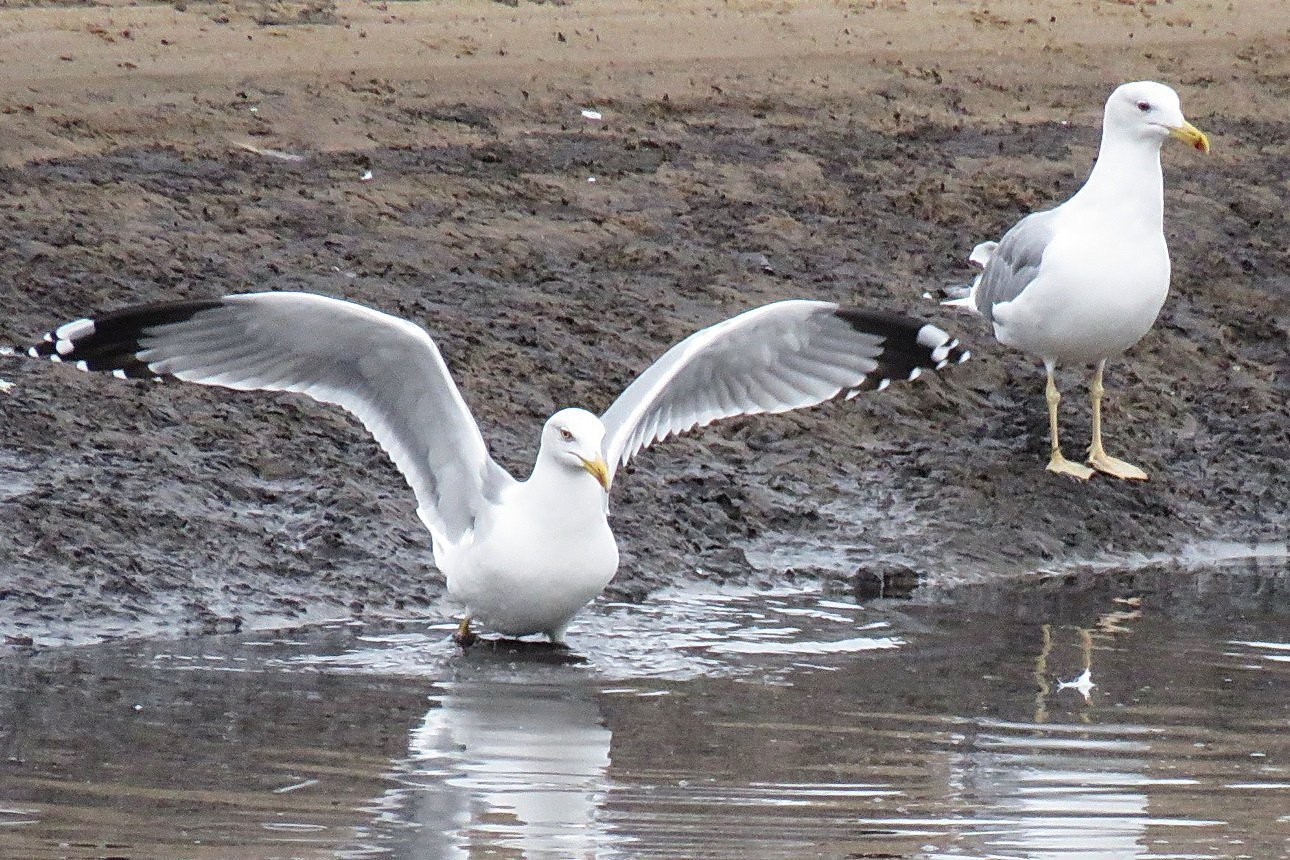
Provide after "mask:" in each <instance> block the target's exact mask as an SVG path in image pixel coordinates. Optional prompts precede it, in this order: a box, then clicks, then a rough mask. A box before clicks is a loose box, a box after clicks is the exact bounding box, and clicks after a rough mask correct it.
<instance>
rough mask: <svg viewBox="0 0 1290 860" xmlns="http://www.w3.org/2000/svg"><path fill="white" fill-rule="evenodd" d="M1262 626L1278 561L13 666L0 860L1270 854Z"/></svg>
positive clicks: (1278, 840)
mask: <svg viewBox="0 0 1290 860" xmlns="http://www.w3.org/2000/svg"><path fill="white" fill-rule="evenodd" d="M1288 597H1290V572H1288V571H1287V569H1286V566H1285V563H1284V557H1282V558H1281V559H1279V560H1278V559H1272V560H1266V559H1265V560H1264V561H1261V562H1259V563H1252V562H1240V563H1235V564H1227V565H1223V566H1212V567H1211V566H1203V567H1191V568H1186V569H1184V568H1169V567H1167V566H1158V567H1153V568H1150V569H1147V570H1141V571H1136V572H1127V573H1123V574H1120V575H1107V574H1099V575H1098V576H1096V577H1091V578H1085V579H1081V578H1078V577H1073V578H1068V579H1067V580H1065V581H1048V582H1046V583H1044V584H1043V585H1042V587H1041V586H1040V585H1039V584H1035V586H1034V587H1027V588H1025V589H1022V590H1017V589H1015V588H1014V589H993V590H984V589H977V590H973V591H970V592H963V593H961V594H959V595H957V596H956V598H955V599H954V601H953V602H952V603H950V604H948V605H941V606H931V605H917V604H915V603H911V602H899V601H883V602H876V603H870V604H864V605H857V604H855V603H854V602H853V601H851V600H848V599H847V598H846V597H845V596H838V595H825V594H822V593H821V592H820V591H819V590H818V589H817V588H816V587H814V586H811V585H803V586H800V587H794V588H791V589H790V588H784V589H780V590H776V591H770V592H765V591H763V592H760V593H758V592H755V591H753V590H751V589H701V588H699V587H697V586H690V587H687V588H685V589H678V590H675V591H670V592H665V593H663V594H660V595H656V596H655V597H653V598H652V599H651V600H650V601H649V602H648V603H646V604H644V605H639V606H637V605H622V604H613V603H605V604H601V605H598V606H596V607H594V611H590V612H588V613H587V614H586V616H585V617H583V618H581V619H580V621H579V622H578V623H576V624H575V626H574V628H573V629H572V630H571V633H570V641H571V643H572V644H573V646H574V651H573V652H572V653H569V654H565V653H560V652H555V651H552V650H551V649H548V648H543V647H532V646H519V647H510V646H499V647H480V648H476V649H475V650H473V651H472V652H471V653H469V654H466V655H461V654H459V653H457V652H456V651H455V650H454V648H453V647H451V645H450V643H449V642H448V640H447V636H448V633H449V630H450V627H449V626H448V625H432V626H427V624H426V623H425V622H422V621H417V620H406V621H391V622H390V623H388V624H386V625H383V626H382V627H381V628H380V629H372V628H370V627H360V626H355V625H349V624H335V625H331V626H325V627H323V628H321V629H317V630H312V631H309V632H307V633H300V634H292V635H291V636H290V637H283V636H274V635H267V634H263V635H258V636H255V635H253V636H240V637H214V638H208V639H189V640H183V641H179V642H156V641H151V642H135V643H121V644H117V645H112V646H107V647H102V646H101V647H96V648H81V649H67V650H61V651H51V652H45V653H38V654H35V655H26V656H21V655H19V656H11V657H9V658H7V659H5V660H4V661H0V681H2V688H0V697H2V698H0V707H2V708H3V712H4V718H3V723H2V726H0V749H2V750H3V752H4V759H5V761H4V762H3V764H2V765H0V767H3V777H2V778H0V856H3V857H15V858H17V857H23V858H47V857H48V858H52V857H77V858H80V857H130V858H144V857H159V858H160V857H165V858H181V857H192V858H216V857H218V858H234V857H236V858H251V857H254V858H275V857H281V858H288V857H340V858H367V857H377V858H380V857H408V858H435V857H552V858H566V857H623V858H636V857H808V856H820V857H926V858H938V857H955V858H959V857H997V858H1022V857H1024V858H1053V857H1071V858H1074V857H1080V858H1090V857H1094V858H1096V857H1105V858H1120V857H1161V858H1163V857H1171V858H1192V857H1195V858H1209V857H1251V858H1269V857H1285V856H1290V841H1288V840H1290V737H1288V735H1290V732H1288V731H1287V730H1288V729H1290V599H1287V598H1288ZM1086 670H1087V677H1085V678H1084V683H1080V679H1081V677H1082V676H1084V673H1085V671H1086Z"/></svg>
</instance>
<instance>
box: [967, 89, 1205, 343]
mask: <svg viewBox="0 0 1290 860" xmlns="http://www.w3.org/2000/svg"><path fill="white" fill-rule="evenodd" d="M1144 106H1145V107H1144ZM1170 135H1173V136H1176V137H1181V138H1183V139H1184V140H1186V141H1187V142H1188V143H1190V144H1191V145H1193V146H1196V147H1197V148H1198V149H1201V148H1203V149H1205V150H1208V146H1209V143H1208V141H1207V140H1206V139H1205V137H1204V135H1203V134H1201V133H1200V132H1199V131H1197V130H1196V129H1195V128H1194V127H1193V126H1192V125H1191V124H1190V123H1188V122H1187V121H1186V120H1185V119H1184V118H1183V115H1182V110H1181V109H1180V107H1179V102H1178V95H1177V93H1175V92H1174V91H1173V90H1172V89H1170V88H1169V87H1167V86H1165V85H1164V84H1159V83H1155V82H1153V81H1138V82H1136V83H1131V84H1124V85H1123V86H1121V87H1119V88H1117V89H1116V90H1115V92H1114V93H1112V94H1111V97H1110V98H1109V99H1108V100H1107V104H1106V110H1105V113H1104V118H1103V127H1102V143H1101V147H1100V149H1099V151H1098V159H1097V164H1096V165H1095V166H1094V168H1093V171H1092V172H1091V173H1090V174H1089V177H1088V180H1087V181H1086V182H1085V183H1084V185H1083V187H1081V188H1080V190H1079V191H1078V192H1076V193H1075V194H1074V195H1073V196H1072V197H1071V198H1070V199H1069V200H1067V201H1066V202H1065V203H1063V204H1061V205H1060V206H1057V207H1055V208H1053V209H1049V210H1046V211H1042V212H1035V213H1032V214H1030V215H1027V216H1026V217H1025V218H1022V219H1021V220H1020V221H1019V222H1017V224H1016V225H1015V226H1013V227H1012V229H1010V230H1009V231H1008V232H1007V233H1005V234H1004V236H1003V238H1002V239H1001V240H1000V241H999V242H998V244H997V246H996V247H993V248H990V247H989V243H982V244H980V245H977V246H976V248H975V249H973V256H972V258H971V259H972V261H973V262H976V263H978V264H979V265H982V266H983V271H982V273H981V276H980V277H979V278H978V279H977V282H976V283H975V284H974V286H973V289H972V291H971V301H970V303H969V302H963V301H955V302H953V303H954V304H958V305H967V306H970V307H972V308H975V310H976V311H977V312H978V313H980V314H981V315H982V316H984V317H985V318H986V319H987V320H989V321H990V322H991V323H992V324H993V327H994V332H995V336H996V337H997V338H998V339H999V341H1000V342H1001V343H1004V344H1007V345H1009V346H1015V347H1017V348H1018V349H1021V350H1024V351H1026V352H1029V353H1032V354H1034V355H1038V356H1039V357H1040V358H1042V359H1043V360H1044V361H1045V362H1051V363H1061V362H1091V361H1098V360H1101V359H1105V358H1107V357H1109V356H1112V355H1116V354H1118V353H1120V352H1123V351H1124V350H1126V349H1128V348H1129V347H1130V346H1132V345H1133V344H1135V343H1137V341H1138V340H1139V339H1140V338H1141V337H1142V336H1143V335H1144V334H1145V333H1146V332H1147V330H1148V329H1150V328H1151V325H1152V323H1153V322H1154V321H1155V318H1156V315H1157V314H1158V313H1159V311H1160V307H1161V306H1162V305H1163V304H1164V300H1165V296H1166V295H1167V293H1168V289H1169V274H1170V272H1169V268H1170V267H1169V252H1168V248H1167V247H1166V245H1165V238H1164V226H1163V207H1164V204H1163V187H1164V184H1163V178H1162V175H1161V170H1160V144H1161V142H1162V141H1164V140H1165V138H1166V137H1168V136H1170Z"/></svg>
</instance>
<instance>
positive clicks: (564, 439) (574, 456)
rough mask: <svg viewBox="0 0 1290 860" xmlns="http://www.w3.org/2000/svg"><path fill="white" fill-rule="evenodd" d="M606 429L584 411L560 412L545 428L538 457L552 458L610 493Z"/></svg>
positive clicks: (570, 410) (594, 417) (597, 419)
mask: <svg viewBox="0 0 1290 860" xmlns="http://www.w3.org/2000/svg"><path fill="white" fill-rule="evenodd" d="M604 441H605V425H604V424H602V423H601V422H600V419H599V418H597V417H596V416H595V415H592V414H591V413H590V412H588V411H587V410H585V409H561V410H560V411H559V412H557V413H555V414H554V415H552V416H551V417H550V418H548V419H547V421H546V426H545V427H543V428H542V448H541V450H540V451H539V452H538V457H539V458H541V457H549V458H552V459H554V460H555V462H557V463H559V464H560V465H561V466H564V467H566V468H568V469H572V470H575V471H581V472H586V473H587V474H589V475H591V477H593V478H595V479H596V481H597V482H598V483H599V484H600V486H601V487H603V488H604V490H605V492H609V483H610V481H611V476H610V474H609V466H608V465H607V464H606V463H605V455H604V453H603V452H602V450H601V445H602V444H603V443H604Z"/></svg>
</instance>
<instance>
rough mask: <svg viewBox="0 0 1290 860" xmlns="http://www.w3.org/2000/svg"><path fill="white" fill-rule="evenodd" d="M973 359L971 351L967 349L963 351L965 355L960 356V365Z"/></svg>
mask: <svg viewBox="0 0 1290 860" xmlns="http://www.w3.org/2000/svg"><path fill="white" fill-rule="evenodd" d="M971 357H972V352H971V351H970V350H966V349H965V350H963V354H962V355H960V356H959V364H962V363H963V362H965V361H967V360H968V359H969V358H971Z"/></svg>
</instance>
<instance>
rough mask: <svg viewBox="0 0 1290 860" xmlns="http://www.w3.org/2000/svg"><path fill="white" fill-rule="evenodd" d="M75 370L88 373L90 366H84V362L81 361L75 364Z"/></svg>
mask: <svg viewBox="0 0 1290 860" xmlns="http://www.w3.org/2000/svg"><path fill="white" fill-rule="evenodd" d="M76 369H77V370H85V371H88V370H89V369H90V366H89V365H88V364H86V363H85V361H83V360H82V361H78V362H76Z"/></svg>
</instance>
